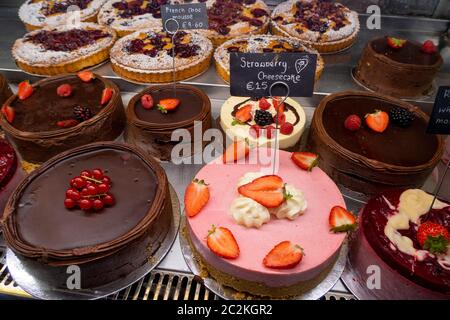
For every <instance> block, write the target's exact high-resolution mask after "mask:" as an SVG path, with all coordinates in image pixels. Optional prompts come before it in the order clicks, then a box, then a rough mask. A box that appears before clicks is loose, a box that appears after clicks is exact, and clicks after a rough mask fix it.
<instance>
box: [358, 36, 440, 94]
mask: <svg viewBox="0 0 450 320" xmlns="http://www.w3.org/2000/svg"><path fill="white" fill-rule="evenodd" d="M421 48H422V45H421V44H420V43H418V42H414V41H409V40H408V41H406V43H405V44H404V46H403V47H402V48H398V49H392V48H390V47H389V45H388V43H387V39H386V38H385V37H383V38H377V39H374V40H372V41H370V42H369V43H368V44H367V45H366V47H365V48H364V51H363V53H362V55H361V58H360V60H359V62H358V66H357V68H356V72H355V77H356V79H357V80H358V81H359V82H361V83H362V84H363V85H365V86H366V87H368V88H369V89H371V90H373V91H376V92H378V93H382V94H386V95H390V96H394V97H415V96H421V95H427V94H428V93H429V92H430V90H431V89H432V83H433V80H434V78H435V76H436V74H437V72H438V71H439V69H440V67H441V66H442V64H443V60H442V57H441V55H440V54H439V52H436V53H432V54H428V53H425V52H422V50H421Z"/></svg>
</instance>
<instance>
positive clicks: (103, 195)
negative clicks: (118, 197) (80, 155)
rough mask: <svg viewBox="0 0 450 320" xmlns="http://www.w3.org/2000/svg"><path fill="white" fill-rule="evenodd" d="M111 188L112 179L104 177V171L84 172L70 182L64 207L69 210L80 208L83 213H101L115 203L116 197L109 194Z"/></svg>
mask: <svg viewBox="0 0 450 320" xmlns="http://www.w3.org/2000/svg"><path fill="white" fill-rule="evenodd" d="M110 188H111V179H110V178H109V177H108V176H106V175H104V173H103V170H102V169H94V170H92V171H88V170H83V171H82V172H81V173H80V175H79V176H78V177H75V178H73V179H72V180H71V181H70V188H69V189H67V191H66V198H65V200H64V206H65V207H66V208H67V209H72V208H76V207H79V208H80V209H81V210H83V211H90V210H94V211H100V210H102V209H103V208H104V207H105V206H112V205H114V203H115V199H114V196H113V195H112V194H110V193H109V190H110Z"/></svg>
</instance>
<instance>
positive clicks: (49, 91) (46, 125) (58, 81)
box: [0, 71, 125, 163]
mask: <svg viewBox="0 0 450 320" xmlns="http://www.w3.org/2000/svg"><path fill="white" fill-rule="evenodd" d="M0 124H1V126H2V128H3V130H4V131H5V133H6V136H7V137H8V138H9V139H10V141H11V142H12V143H14V144H15V146H16V148H17V150H18V152H19V153H20V154H21V156H22V158H23V159H24V160H26V161H28V162H31V163H41V162H44V161H46V160H48V159H49V158H50V157H52V156H54V155H56V154H59V153H61V152H63V151H65V150H68V149H71V148H74V147H77V146H81V145H85V144H88V143H91V142H94V141H108V140H114V139H115V138H116V137H118V136H119V135H120V134H121V132H122V130H123V128H124V126H125V111H124V108H123V104H122V99H121V96H120V92H119V88H118V87H117V86H116V85H115V84H114V83H113V82H111V81H109V80H107V79H104V78H102V77H101V76H99V75H96V74H93V73H92V72H90V71H82V72H80V73H79V74H77V75H75V74H73V75H64V76H58V77H51V78H47V79H44V80H41V81H38V82H36V83H34V84H30V83H29V82H28V81H23V82H21V83H20V84H19V91H18V93H17V94H16V95H14V96H12V97H10V98H9V99H8V100H7V101H6V102H5V105H4V106H3V107H2V109H1V117H0Z"/></svg>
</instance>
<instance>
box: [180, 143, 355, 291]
mask: <svg viewBox="0 0 450 320" xmlns="http://www.w3.org/2000/svg"><path fill="white" fill-rule="evenodd" d="M271 150H273V149H267V148H257V149H253V150H252V151H251V152H249V153H248V154H247V160H246V163H243V162H242V163H241V161H238V163H235V164H231V163H227V164H224V163H223V159H222V158H219V159H216V160H215V161H213V162H211V163H209V164H208V165H206V166H205V167H203V169H201V170H200V171H199V173H198V174H197V177H196V180H194V181H193V182H192V183H191V184H190V185H189V186H188V188H187V190H186V193H185V213H186V215H187V216H188V217H187V226H186V229H185V230H184V232H185V235H186V237H187V239H188V240H189V243H190V245H191V247H192V249H193V252H194V256H195V258H196V260H197V261H198V262H199V263H200V265H201V266H202V268H203V269H204V270H205V271H207V273H208V274H209V275H210V276H211V277H212V278H214V279H216V280H217V281H218V282H219V283H221V284H223V285H225V286H228V287H231V288H233V289H235V290H237V291H238V292H241V293H244V294H250V295H253V296H263V297H270V298H280V297H289V296H295V295H300V294H302V293H304V292H306V291H308V290H310V289H312V288H314V287H315V286H317V285H318V284H319V283H320V282H321V281H322V280H323V279H324V278H325V277H326V275H327V274H328V273H329V272H330V270H331V269H332V268H333V266H334V263H335V261H336V259H337V257H338V256H339V253H340V249H341V247H342V245H343V243H344V240H345V238H346V235H345V233H339V232H342V231H348V230H350V229H352V228H353V227H354V226H355V219H354V217H353V216H352V215H351V214H350V213H349V212H348V211H346V209H345V203H344V199H343V197H342V195H341V193H340V192H339V189H338V188H337V186H336V185H335V184H334V182H333V181H332V180H331V179H330V178H329V177H328V176H327V175H326V174H325V173H324V172H323V171H322V170H321V169H319V168H313V166H314V164H315V163H316V160H317V159H316V158H314V160H315V161H311V162H308V161H307V160H308V159H310V158H308V155H309V154H308V153H294V154H291V153H289V152H285V151H279V153H278V152H277V155H279V158H278V160H277V161H276V162H278V163H279V168H278V170H276V172H275V174H274V173H273V167H272V165H270V164H269V163H268V162H267V161H266V160H268V159H269V160H270V157H269V158H267V157H268V155H269V154H270V153H271ZM264 159H265V160H264ZM236 160H239V159H236ZM240 160H242V161H244V160H243V159H240ZM269 162H270V161H269ZM308 163H309V164H308ZM304 165H306V166H304ZM302 168H305V169H307V170H303V169H302ZM323 194H326V195H327V197H323V196H322V195H323ZM255 239H257V243H258V245H255V241H256V240H255Z"/></svg>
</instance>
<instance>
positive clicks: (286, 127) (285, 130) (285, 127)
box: [280, 122, 294, 135]
mask: <svg viewBox="0 0 450 320" xmlns="http://www.w3.org/2000/svg"><path fill="white" fill-rule="evenodd" d="M293 131H294V125H293V124H292V123H290V122H285V123H283V124H282V125H281V127H280V133H281V134H284V135H290V134H291V133H292V132H293Z"/></svg>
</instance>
